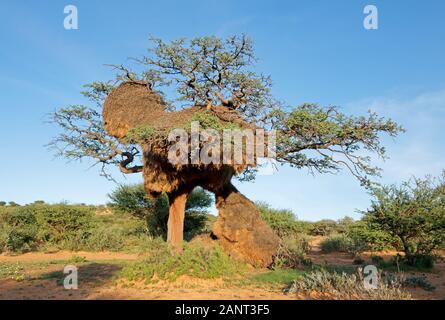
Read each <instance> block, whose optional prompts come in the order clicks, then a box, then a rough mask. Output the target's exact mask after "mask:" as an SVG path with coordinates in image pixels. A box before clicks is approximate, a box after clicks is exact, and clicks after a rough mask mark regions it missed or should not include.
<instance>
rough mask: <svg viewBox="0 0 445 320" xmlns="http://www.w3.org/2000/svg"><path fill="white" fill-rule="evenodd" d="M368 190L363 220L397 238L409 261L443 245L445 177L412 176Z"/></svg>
mask: <svg viewBox="0 0 445 320" xmlns="http://www.w3.org/2000/svg"><path fill="white" fill-rule="evenodd" d="M371 193H372V196H373V198H374V199H373V200H372V203H371V207H370V209H368V210H367V211H366V212H364V214H365V216H364V220H365V221H367V222H368V223H370V224H371V225H373V226H374V227H375V228H376V229H377V230H380V231H383V232H385V233H387V234H388V235H390V236H391V237H394V238H396V239H397V240H398V241H399V242H400V245H401V247H402V250H403V252H404V253H405V257H406V259H407V262H408V263H409V264H411V265H415V264H416V259H417V258H418V257H419V256H422V255H430V254H431V253H432V252H433V250H435V249H438V248H442V247H443V246H444V245H445V180H443V179H433V178H431V177H427V178H425V179H418V178H417V179H416V178H414V179H412V180H410V181H408V182H405V183H403V184H402V185H400V186H397V185H390V186H383V187H375V188H373V190H372V192H371Z"/></svg>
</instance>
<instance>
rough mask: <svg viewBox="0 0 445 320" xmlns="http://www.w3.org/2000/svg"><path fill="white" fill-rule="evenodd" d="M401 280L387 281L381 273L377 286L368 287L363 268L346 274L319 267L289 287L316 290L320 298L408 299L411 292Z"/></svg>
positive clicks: (299, 290) (308, 292)
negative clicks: (406, 290)
mask: <svg viewBox="0 0 445 320" xmlns="http://www.w3.org/2000/svg"><path fill="white" fill-rule="evenodd" d="M401 287H402V284H401V283H399V282H392V283H389V281H385V279H384V278H383V277H382V274H380V275H379V279H378V281H377V288H376V289H373V290H369V289H366V288H365V286H364V277H363V272H362V270H361V268H359V269H358V270H357V272H356V273H353V274H346V273H338V272H329V271H327V270H325V269H319V270H315V271H312V272H310V273H305V274H304V275H303V277H302V278H301V279H298V280H295V281H294V282H293V284H292V285H291V286H290V287H289V288H288V289H287V291H288V292H289V293H305V294H311V293H313V291H316V292H318V293H319V294H320V298H326V299H341V300H402V299H403V300H406V299H410V295H409V293H406V292H404V291H402V289H401Z"/></svg>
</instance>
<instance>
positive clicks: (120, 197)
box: [109, 184, 213, 239]
mask: <svg viewBox="0 0 445 320" xmlns="http://www.w3.org/2000/svg"><path fill="white" fill-rule="evenodd" d="M109 198H110V200H111V202H110V203H109V205H110V206H111V207H113V208H115V209H118V210H120V211H123V212H127V213H129V214H132V215H134V216H135V217H138V218H141V219H144V220H146V221H147V226H148V229H149V231H150V232H151V233H152V234H153V235H155V236H163V237H165V236H166V235H167V220H168V198H167V195H165V194H163V195H161V196H160V197H158V198H157V199H150V198H148V197H147V193H146V192H145V190H144V186H143V184H134V185H120V186H119V187H118V188H117V189H116V190H114V191H113V192H112V193H111V194H110V195H109ZM212 201H213V199H212V196H211V195H210V194H209V193H208V192H207V191H205V190H203V189H202V188H196V189H195V190H193V191H192V192H191V193H190V195H189V197H188V198H187V203H186V210H185V216H186V220H185V226H184V232H185V233H186V238H188V239H191V238H192V237H193V236H194V235H196V234H199V233H201V232H202V231H203V230H204V228H205V227H206V222H207V214H208V209H209V207H210V206H211V205H212Z"/></svg>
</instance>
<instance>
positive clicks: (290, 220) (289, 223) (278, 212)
mask: <svg viewBox="0 0 445 320" xmlns="http://www.w3.org/2000/svg"><path fill="white" fill-rule="evenodd" d="M256 205H257V207H258V210H259V211H260V214H261V218H262V219H263V220H264V221H265V222H266V223H267V224H268V225H269V226H270V227H271V228H272V230H274V231H275V233H276V234H277V235H278V236H279V237H280V238H284V237H288V236H294V235H298V234H300V233H302V232H303V228H302V225H301V224H300V223H299V222H298V221H297V220H296V218H295V215H294V214H293V213H292V211H290V210H283V209H273V208H271V207H270V206H269V205H268V204H266V203H264V202H258V203H257V204H256Z"/></svg>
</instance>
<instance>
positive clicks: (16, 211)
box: [0, 204, 93, 252]
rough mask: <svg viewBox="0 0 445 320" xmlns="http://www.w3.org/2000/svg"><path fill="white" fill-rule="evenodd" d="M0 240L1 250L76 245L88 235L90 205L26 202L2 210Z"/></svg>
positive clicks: (74, 246) (27, 249) (82, 241)
mask: <svg viewBox="0 0 445 320" xmlns="http://www.w3.org/2000/svg"><path fill="white" fill-rule="evenodd" d="M2 216H3V217H2V219H1V221H0V224H1V232H0V239H1V240H0V244H2V246H3V250H8V251H11V252H25V251H30V250H35V249H38V248H39V247H43V246H57V247H62V248H66V247H67V246H68V247H69V244H71V247H69V249H76V248H77V247H78V246H79V245H81V244H82V243H84V242H85V241H86V239H87V238H88V237H89V236H90V231H91V223H92V219H93V213H92V209H91V208H90V207H78V206H69V205H65V204H58V205H46V204H37V205H26V206H21V207H13V208H10V209H9V210H8V211H7V212H4V213H3V214H2Z"/></svg>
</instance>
